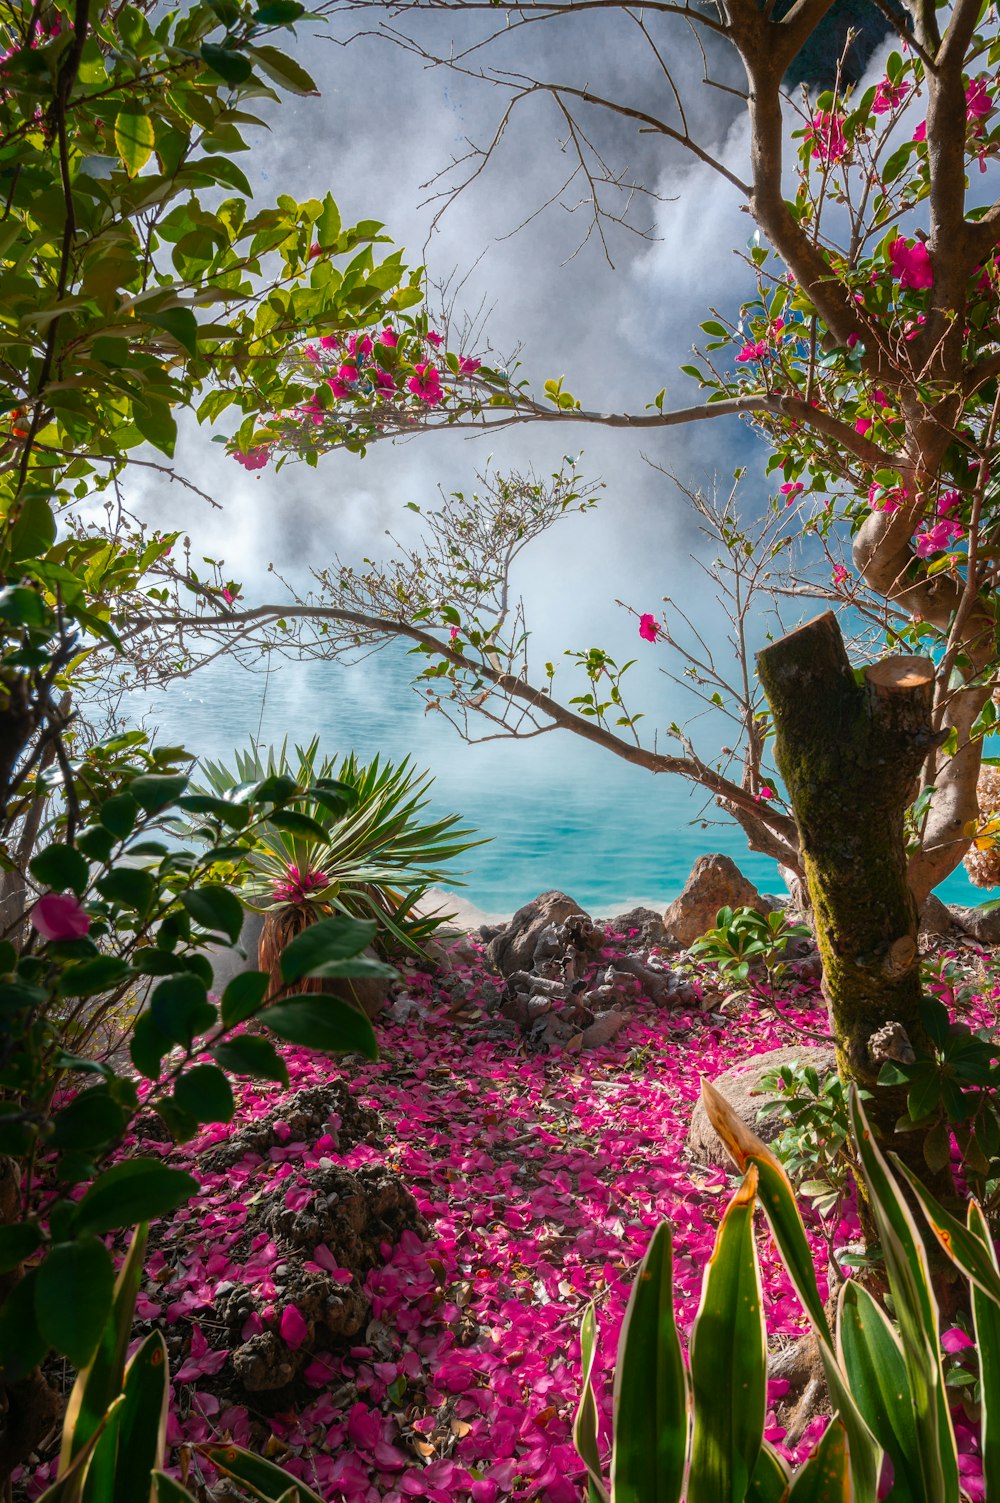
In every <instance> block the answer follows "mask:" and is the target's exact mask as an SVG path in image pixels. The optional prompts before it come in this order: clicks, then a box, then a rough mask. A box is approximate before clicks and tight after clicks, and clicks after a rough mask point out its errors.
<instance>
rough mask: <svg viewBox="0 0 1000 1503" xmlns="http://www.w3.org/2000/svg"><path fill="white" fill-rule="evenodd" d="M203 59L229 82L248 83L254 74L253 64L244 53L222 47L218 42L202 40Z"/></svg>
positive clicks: (213, 70)
mask: <svg viewBox="0 0 1000 1503" xmlns="http://www.w3.org/2000/svg"><path fill="white" fill-rule="evenodd" d="M201 60H202V62H203V63H204V64H205V65H206V67H209V68H211V70H212V72H213V73H217V74H218V75H219V77H220V78H221V79H224V80H225V82H226V83H227V84H242V83H246V81H247V79H248V78H251V77H252V76H253V64H252V63H251V62H250V61H249V60H248V59H247V58H245V57H244V56H243V54H242V53H240V52H233V51H232V50H231V49H230V48H229V47H220V46H219V45H218V44H217V43H216V42H202V44H201Z"/></svg>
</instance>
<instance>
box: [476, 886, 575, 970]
mask: <svg viewBox="0 0 1000 1503" xmlns="http://www.w3.org/2000/svg"><path fill="white" fill-rule="evenodd" d="M577 913H578V914H581V915H583V917H584V918H586V917H587V916H586V914H584V911H583V909H582V908H581V907H580V905H579V903H577V902H575V901H574V900H573V899H572V898H571V897H568V896H567V894H566V893H564V892H556V891H553V892H543V893H541V894H540V896H539V897H537V898H533V899H532V901H531V902H530V903H525V905H524V907H523V908H519V909H518V910H517V912H516V913H515V915H514V917H513V918H512V919H511V921H510V923H509V924H507V925H506V926H505V928H503V929H502V930H501V931H500V933H499V934H497V935H495V936H494V937H493V938H492V939H491V940H490V942H489V944H488V945H487V947H486V958H487V960H488V962H489V964H490V965H491V966H492V967H493V969H494V970H496V971H499V972H500V974H501V976H510V975H511V974H512V973H513V972H514V971H530V970H531V967H532V966H533V964H534V961H535V947H536V946H537V944H538V941H539V939H540V937H541V935H542V931H543V930H544V929H546V928H548V926H549V925H550V924H564V923H565V922H566V920H567V919H568V918H570V917H571V915H573V914H577ZM587 922H588V923H589V919H588V920H587Z"/></svg>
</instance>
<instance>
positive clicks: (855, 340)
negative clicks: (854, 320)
mask: <svg viewBox="0 0 1000 1503" xmlns="http://www.w3.org/2000/svg"><path fill="white" fill-rule="evenodd" d="M857 297H858V301H859V302H860V301H862V298H861V294H860V293H858V294H857ZM860 343H861V335H860V334H848V336H847V348H848V349H849V350H853V349H854V347H855V345H858V344H860Z"/></svg>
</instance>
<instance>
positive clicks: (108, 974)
mask: <svg viewBox="0 0 1000 1503" xmlns="http://www.w3.org/2000/svg"><path fill="white" fill-rule="evenodd" d="M131 975H132V967H131V966H129V965H126V963H125V961H124V960H119V959H118V957H117V955H96V956H94V958H93V959H92V960H78V961H75V962H74V963H73V964H72V965H68V966H67V967H66V969H65V970H64V971H63V972H62V974H61V975H60V976H59V978H58V984H57V988H56V989H57V991H58V993H59V996H61V997H96V996H97V995H99V993H101V992H112V991H114V990H115V989H116V988H117V987H119V986H120V985H121V983H122V982H123V981H127V980H128V979H129V977H130V976H131Z"/></svg>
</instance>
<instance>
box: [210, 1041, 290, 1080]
mask: <svg viewBox="0 0 1000 1503" xmlns="http://www.w3.org/2000/svg"><path fill="white" fill-rule="evenodd" d="M212 1057H213V1059H216V1060H218V1062H219V1064H220V1065H221V1066H222V1068H223V1069H224V1070H228V1071H230V1073H231V1074H233V1075H249V1076H252V1077H253V1078H254V1079H256V1080H276V1081H277V1082H278V1084H279V1085H283V1086H287V1085H288V1067H287V1065H286V1064H285V1061H284V1060H283V1059H282V1058H281V1055H280V1054H279V1053H278V1051H277V1050H276V1049H275V1047H274V1045H273V1044H272V1043H271V1040H270V1039H263V1038H259V1037H258V1036H257V1035H256V1034H252V1033H241V1034H239V1035H238V1036H237V1037H236V1038H234V1039H227V1040H226V1041H225V1042H224V1043H222V1044H216V1046H215V1048H214V1049H213V1050H212Z"/></svg>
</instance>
